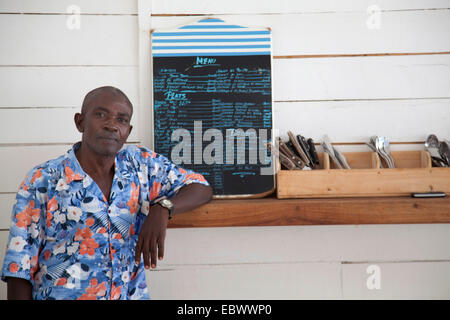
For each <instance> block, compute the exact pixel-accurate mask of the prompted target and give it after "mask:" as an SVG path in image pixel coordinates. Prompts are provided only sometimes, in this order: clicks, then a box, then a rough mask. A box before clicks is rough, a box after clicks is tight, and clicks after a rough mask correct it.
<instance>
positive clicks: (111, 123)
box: [103, 117, 119, 132]
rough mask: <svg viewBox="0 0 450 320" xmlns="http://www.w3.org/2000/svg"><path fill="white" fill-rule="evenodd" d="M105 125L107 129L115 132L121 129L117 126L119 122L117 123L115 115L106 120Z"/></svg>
mask: <svg viewBox="0 0 450 320" xmlns="http://www.w3.org/2000/svg"><path fill="white" fill-rule="evenodd" d="M103 127H104V128H105V129H106V130H108V131H113V132H116V131H118V130H119V128H118V127H117V124H116V119H115V118H114V117H108V118H107V119H106V120H105V123H104V125H103Z"/></svg>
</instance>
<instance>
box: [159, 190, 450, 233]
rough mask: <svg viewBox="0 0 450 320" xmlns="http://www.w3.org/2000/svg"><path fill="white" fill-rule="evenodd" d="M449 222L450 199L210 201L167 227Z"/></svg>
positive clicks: (381, 198) (267, 199) (181, 216)
mask: <svg viewBox="0 0 450 320" xmlns="http://www.w3.org/2000/svg"><path fill="white" fill-rule="evenodd" d="M398 223H450V197H449V196H447V197H445V198H434V199H417V198H411V197H370V198H328V199H277V198H274V197H270V198H263V199H238V200H236V199H233V200H231V199H230V200H212V201H211V202H210V203H208V204H206V205H203V206H201V207H199V208H197V209H195V210H193V211H190V212H187V213H183V214H180V215H178V216H175V217H174V218H173V219H172V220H171V221H170V222H169V226H168V227H169V228H198V227H235V226H295V225H337V224H398Z"/></svg>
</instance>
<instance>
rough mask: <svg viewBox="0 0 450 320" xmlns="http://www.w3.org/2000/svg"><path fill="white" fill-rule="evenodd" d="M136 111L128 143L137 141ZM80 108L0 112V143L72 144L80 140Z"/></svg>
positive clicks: (136, 111)
mask: <svg viewBox="0 0 450 320" xmlns="http://www.w3.org/2000/svg"><path fill="white" fill-rule="evenodd" d="M138 111H139V109H138V108H135V110H134V112H133V113H134V114H133V115H134V116H133V117H132V119H131V125H132V126H133V127H134V128H133V130H132V131H131V133H130V135H129V137H128V141H137V140H139V138H138V136H139V128H138V127H137V122H138V121H137V118H138V117H139V116H138V115H139V112H138ZM77 112H80V110H79V108H61V109H43V108H32V109H30V108H28V109H0V137H1V138H0V143H5V144H6V143H8V144H12V143H68V142H70V143H75V142H77V141H79V140H81V133H80V132H78V130H77V128H76V127H75V123H74V119H73V118H74V115H75V113H77Z"/></svg>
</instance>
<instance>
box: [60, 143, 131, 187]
mask: <svg viewBox="0 0 450 320" xmlns="http://www.w3.org/2000/svg"><path fill="white" fill-rule="evenodd" d="M80 146H81V141H79V142H77V143H75V144H74V145H73V146H72V148H71V149H70V150H68V151H67V153H66V157H65V159H64V160H63V165H64V167H65V168H64V171H65V173H66V182H67V183H70V182H72V181H80V180H83V179H84V178H85V177H87V176H88V175H87V174H86V172H84V170H83V168H82V167H81V165H80V163H79V162H78V159H77V157H76V155H75V151H77V150H78V149H79V148H80ZM123 158H125V154H124V152H122V150H121V151H119V152H118V153H117V155H116V157H115V162H114V168H115V176H116V177H117V178H119V179H120V180H130V179H131V176H130V172H129V168H127V166H126V164H125V163H124V159H123ZM68 168H69V169H70V170H69V169H68Z"/></svg>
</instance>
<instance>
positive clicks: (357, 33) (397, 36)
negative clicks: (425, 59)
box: [152, 10, 450, 56]
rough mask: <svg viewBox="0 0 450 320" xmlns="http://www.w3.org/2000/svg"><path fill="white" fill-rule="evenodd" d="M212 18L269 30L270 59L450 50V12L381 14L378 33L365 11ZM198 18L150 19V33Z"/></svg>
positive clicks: (220, 16) (175, 26) (396, 12)
mask: <svg viewBox="0 0 450 320" xmlns="http://www.w3.org/2000/svg"><path fill="white" fill-rule="evenodd" d="M214 17H218V18H220V19H223V20H225V21H227V22H229V23H230V24H238V25H244V26H258V27H270V28H271V30H272V43H273V55H274V56H286V55H327V54H367V53H387V52H394V53H408V52H442V51H444V52H445V51H447V52H448V51H450V43H449V41H448V40H447V39H448V32H447V30H449V29H450V10H433V11H393V12H383V13H382V14H381V20H380V21H381V22H380V28H379V29H369V28H368V27H367V26H366V21H367V20H368V17H369V16H368V15H367V13H366V12H365V11H362V12H339V13H336V12H327V13H324V14H302V13H291V14H269V15H264V14H253V15H217V16H216V15H215V16H214ZM201 18H202V17H195V16H187V17H174V16H168V17H153V18H152V28H153V29H161V28H163V29H164V28H171V29H173V28H177V27H179V26H181V25H185V24H188V23H192V22H194V21H196V20H198V19H201ZM398 21H401V23H398ZM411 34H413V35H414V36H410V35H411ZM430 34H432V35H433V36H432V37H430Z"/></svg>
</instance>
